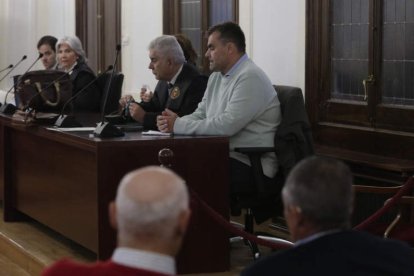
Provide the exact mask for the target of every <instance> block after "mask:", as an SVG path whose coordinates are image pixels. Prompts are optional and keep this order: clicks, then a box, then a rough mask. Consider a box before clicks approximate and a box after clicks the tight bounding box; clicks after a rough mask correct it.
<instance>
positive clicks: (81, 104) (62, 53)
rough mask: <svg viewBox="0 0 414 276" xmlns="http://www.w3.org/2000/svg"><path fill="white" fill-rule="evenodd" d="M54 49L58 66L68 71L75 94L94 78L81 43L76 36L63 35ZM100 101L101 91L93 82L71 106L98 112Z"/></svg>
mask: <svg viewBox="0 0 414 276" xmlns="http://www.w3.org/2000/svg"><path fill="white" fill-rule="evenodd" d="M56 50H57V57H58V62H59V68H60V69H62V70H64V71H65V72H69V73H70V79H71V81H72V94H73V95H76V94H77V93H79V92H80V91H81V90H82V89H83V88H85V87H86V86H87V85H88V84H89V83H90V82H92V81H93V80H94V79H95V78H96V75H95V73H94V72H93V71H92V69H91V68H90V67H89V66H88V64H87V58H86V55H85V51H84V50H83V47H82V43H81V41H80V40H79V38H78V37H76V36H65V37H63V38H61V39H59V40H58V42H57V43H56ZM100 102H101V91H100V88H99V86H98V84H97V83H96V82H94V83H92V84H91V85H90V86H89V87H88V88H87V89H86V91H83V92H82V95H79V96H78V97H77V98H75V100H74V101H73V107H74V110H76V111H94V112H98V111H99V110H100Z"/></svg>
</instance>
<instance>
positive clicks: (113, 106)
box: [98, 71, 124, 114]
mask: <svg viewBox="0 0 414 276" xmlns="http://www.w3.org/2000/svg"><path fill="white" fill-rule="evenodd" d="M111 75H112V72H111V71H109V72H106V73H105V75H104V76H102V77H101V78H99V79H98V85H99V87H100V89H101V105H100V106H101V108H100V109H101V112H102V111H103V109H104V104H105V97H106V95H105V93H106V91H107V87H108V85H109V79H110V77H111ZM123 82H124V74H122V73H121V72H115V73H114V76H113V79H112V82H111V89H110V90H109V91H108V93H109V95H108V100H107V102H106V106H105V111H104V114H110V113H112V112H114V111H117V110H118V107H119V99H120V98H121V94H122V84H123Z"/></svg>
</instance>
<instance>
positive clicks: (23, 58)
mask: <svg viewBox="0 0 414 276" xmlns="http://www.w3.org/2000/svg"><path fill="white" fill-rule="evenodd" d="M26 58H27V56H26V55H24V56H23V57H22V59H21V60H19V62H18V63H16V65H15V66H14V67H13V68H12V69H11V70H10V71H9V72H7V74H6V75H4V76H3V77H2V78H1V79H0V82H1V81H2V80H4V79H5V78H6V77H7V76H8V75H9V74H10V73H11V72H12V71H13V70H14V69H16V67H17V66H19V64H20V63H21V62H22V61H23V60H25V59H26Z"/></svg>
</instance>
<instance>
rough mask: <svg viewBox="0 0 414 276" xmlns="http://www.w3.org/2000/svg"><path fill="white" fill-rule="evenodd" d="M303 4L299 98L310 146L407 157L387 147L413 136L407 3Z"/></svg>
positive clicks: (411, 12)
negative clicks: (304, 19)
mask: <svg viewBox="0 0 414 276" xmlns="http://www.w3.org/2000/svg"><path fill="white" fill-rule="evenodd" d="M307 6H308V8H307V68H306V100H307V105H308V109H309V111H310V112H309V113H310V115H311V121H312V123H313V126H314V134H315V140H316V142H317V143H319V144H324V145H332V146H340V147H345V148H349V149H355V150H359V151H366V152H371V153H378V154H383V155H395V154H396V155H399V156H400V157H401V156H408V155H407V154H405V153H402V150H400V149H397V146H391V145H393V144H394V145H399V146H400V147H405V146H407V148H408V147H409V146H408V144H407V145H405V144H404V145H401V144H402V141H403V140H404V141H406V142H409V141H411V138H410V137H414V136H413V135H414V120H413V118H414V1H412V0H330V1H329V0H317V1H313V0H308V1H307ZM407 139H408V140H407ZM410 143H411V142H410ZM412 146H413V144H410V147H411V148H412ZM397 151H398V152H397ZM410 151H411V150H410ZM407 158H408V157H407Z"/></svg>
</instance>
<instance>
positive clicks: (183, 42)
mask: <svg viewBox="0 0 414 276" xmlns="http://www.w3.org/2000/svg"><path fill="white" fill-rule="evenodd" d="M174 36H175V38H176V39H177V41H178V43H179V44H180V46H181V49H183V52H184V57H185V60H186V61H187V63H190V64H192V65H194V66H196V64H197V52H196V50H194V48H193V44H192V43H191V40H190V39H188V37H186V36H185V35H184V34H175V35H174Z"/></svg>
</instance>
